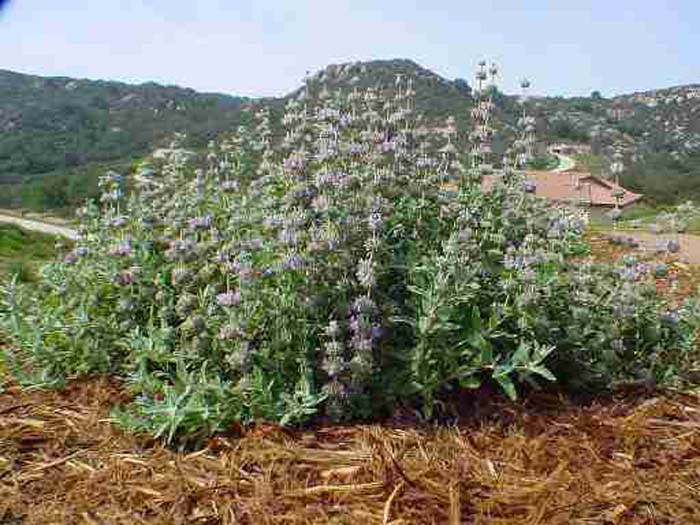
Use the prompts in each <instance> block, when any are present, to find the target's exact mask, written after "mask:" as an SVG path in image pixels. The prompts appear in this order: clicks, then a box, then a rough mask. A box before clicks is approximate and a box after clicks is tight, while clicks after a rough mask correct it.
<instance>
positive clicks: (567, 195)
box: [481, 171, 643, 217]
mask: <svg viewBox="0 0 700 525" xmlns="http://www.w3.org/2000/svg"><path fill="white" fill-rule="evenodd" d="M499 177H500V175H485V176H484V177H482V179H481V185H482V188H483V189H484V191H488V190H489V189H490V188H491V187H492V186H493V185H494V183H495V182H496V181H497V180H498V178H499ZM527 178H528V179H529V180H530V181H532V182H534V183H535V185H536V186H535V194H536V195H538V196H540V197H544V198H545V199H549V200H551V201H555V202H560V203H565V204H571V205H575V206H579V207H585V208H590V210H589V211H590V213H591V214H592V215H598V216H600V217H604V216H606V215H608V214H609V212H611V211H612V210H613V209H615V208H619V209H621V210H625V209H629V208H631V207H632V206H634V204H636V203H637V202H639V200H640V199H641V198H642V197H643V196H642V195H641V194H639V193H634V192H632V191H629V190H627V189H625V188H623V187H622V186H620V185H618V184H615V183H614V182H612V181H609V180H605V179H602V178H600V177H595V176H593V175H591V174H590V173H586V172H578V171H565V172H554V171H528V172H527Z"/></svg>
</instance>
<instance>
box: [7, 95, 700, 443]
mask: <svg viewBox="0 0 700 525" xmlns="http://www.w3.org/2000/svg"><path fill="white" fill-rule="evenodd" d="M413 95H414V94H413V91H412V89H411V87H410V85H406V84H405V83H399V85H398V87H397V89H396V90H395V91H393V92H392V93H390V94H386V93H380V92H379V91H378V90H375V89H369V90H366V91H362V92H360V91H358V90H353V91H351V92H349V93H343V92H337V93H330V92H328V91H327V90H325V89H323V88H319V86H316V85H314V84H311V83H309V84H308V85H307V87H306V88H305V89H304V90H302V91H301V95H300V96H299V98H297V99H293V100H291V101H290V102H289V104H288V105H287V108H286V112H285V115H284V117H283V123H284V125H285V128H286V134H285V135H284V136H277V134H274V133H273V131H272V129H273V127H272V125H271V123H270V115H268V113H267V112H266V111H265V110H264V109H261V110H260V111H259V115H258V117H259V118H258V120H257V122H258V124H257V127H256V128H255V129H253V130H251V131H250V132H248V131H246V130H241V131H240V133H238V134H237V135H236V136H235V137H233V138H231V139H229V140H226V141H224V142H222V143H221V144H219V145H217V144H212V145H211V146H210V148H209V153H208V156H207V158H206V161H205V162H204V164H203V165H202V166H201V167H199V168H196V169H195V167H192V166H190V165H189V164H188V161H187V159H185V158H181V157H180V156H178V154H177V151H176V150H174V153H173V154H172V155H171V158H170V159H169V161H168V162H167V163H166V164H165V165H163V166H161V167H158V168H157V169H156V168H154V167H152V166H146V165H144V166H142V167H141V168H140V169H139V170H138V172H137V173H136V174H135V175H134V176H133V177H132V178H131V179H130V180H127V178H125V177H123V176H121V175H118V174H116V173H108V174H107V176H105V177H104V178H103V180H101V187H102V190H103V195H102V202H101V205H99V206H98V205H97V204H95V203H91V204H89V205H87V206H86V207H84V208H83V209H81V210H80V219H81V226H80V239H79V241H77V243H76V245H75V247H74V248H73V249H72V250H71V251H69V252H67V253H64V254H62V258H61V260H59V261H58V262H54V263H51V264H49V265H47V266H46V267H45V268H44V270H43V273H42V277H41V282H40V283H39V284H38V285H34V286H32V287H26V286H25V285H21V284H19V283H16V282H9V283H6V285H5V286H4V293H3V303H2V323H3V328H4V330H5V332H6V333H7V334H8V335H9V337H10V338H11V342H12V344H11V345H8V346H7V347H6V348H5V349H4V356H3V360H4V366H5V368H6V369H8V370H10V371H11V372H12V373H13V375H14V377H15V378H16V379H17V380H18V381H20V382H22V383H26V384H35V385H36V384H41V385H54V384H60V382H62V381H64V380H65V379H66V378H68V377H73V376H76V375H81V374H92V373H102V374H112V375H117V376H120V377H123V378H126V380H127V381H128V383H129V385H130V387H131V388H132V389H133V391H134V392H135V394H136V398H135V402H134V403H133V404H132V405H131V406H129V407H127V408H125V409H122V410H121V411H119V412H117V413H115V418H116V420H117V421H119V422H120V423H122V424H124V425H127V426H128V427H129V428H131V429H134V430H139V431H147V432H152V433H153V434H155V435H156V436H159V437H163V438H165V439H167V440H172V439H174V438H176V437H188V438H191V437H196V436H203V435H207V434H209V433H211V432H214V431H216V430H220V429H223V428H226V427H227V426H229V425H230V424H232V423H233V422H237V421H240V422H244V423H245V422H248V421H251V420H255V419H260V418H262V419H267V420H275V421H280V422H281V423H283V424H298V423H303V422H305V421H308V420H310V419H311V418H314V417H318V416H320V415H325V416H327V417H329V418H332V419H334V420H348V419H357V418H371V417H379V416H382V415H385V414H388V413H390V412H391V411H392V410H393V409H394V408H395V407H396V406H398V405H405V406H409V407H413V408H416V409H418V410H420V411H421V412H422V413H423V414H424V415H425V416H427V417H430V416H431V415H432V414H434V411H435V408H436V407H437V406H443V405H444V404H445V403H444V402H445V401H449V400H450V399H455V397H454V396H450V392H455V391H458V390H459V389H462V388H475V387H478V386H479V385H480V384H482V382H484V381H493V382H495V383H497V384H499V385H500V386H501V387H502V388H503V390H504V391H505V392H506V393H507V394H508V395H510V396H512V397H515V396H516V394H517V390H518V389H519V388H520V385H522V384H523V383H524V382H527V383H531V384H534V385H537V384H542V383H543V382H550V381H555V380H558V381H560V382H561V383H562V384H563V385H564V386H567V387H570V388H575V389H594V388H604V387H607V386H610V385H611V384H613V383H615V382H616V381H624V380H627V379H629V378H636V377H638V376H639V375H640V374H651V375H653V376H654V377H655V378H656V380H658V381H659V382H664V381H666V382H678V381H681V380H682V375H681V374H682V372H683V370H686V369H692V368H693V367H695V366H696V362H697V354H696V353H695V352H696V342H697V341H696V329H697V326H698V317H697V312H696V308H695V307H694V306H693V305H691V304H688V305H687V306H686V307H684V308H681V309H679V310H678V311H668V309H667V307H666V305H664V303H663V301H662V300H661V299H660V298H659V297H657V296H656V295H655V294H654V291H653V289H651V288H649V287H648V286H647V285H645V284H644V283H643V282H642V280H641V275H642V274H643V273H644V269H641V268H638V267H637V266H635V265H634V264H631V265H630V264H625V265H623V266H621V267H615V266H604V265H603V266H601V265H594V264H591V263H581V262H576V261H580V258H579V259H576V258H574V257H575V256H579V255H581V254H582V253H584V252H585V249H586V247H585V244H584V243H583V242H582V239H581V234H582V229H583V226H584V223H583V221H582V220H581V217H580V216H579V215H578V214H577V213H575V212H574V211H571V210H568V209H566V208H564V207H556V206H552V205H549V204H547V203H545V202H544V201H543V200H541V199H540V198H538V197H536V196H535V195H534V194H533V193H532V192H531V191H529V189H528V181H526V180H525V179H524V175H523V174H522V173H519V172H517V171H516V172H511V173H508V171H506V173H505V175H504V176H503V177H502V180H501V181H500V182H498V183H497V184H495V186H494V187H493V188H492V189H491V190H489V191H487V192H485V191H484V190H482V187H481V184H480V181H479V175H478V174H476V173H475V171H474V170H472V169H467V168H465V166H464V165H463V164H462V162H461V160H462V159H461V157H460V155H458V152H457V151H456V148H455V147H454V146H453V137H452V136H451V132H450V131H449V130H448V132H447V135H446V136H444V135H439V134H432V133H430V132H425V129H426V126H421V127H417V125H416V118H415V116H414V115H413Z"/></svg>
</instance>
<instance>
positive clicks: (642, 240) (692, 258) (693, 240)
mask: <svg viewBox="0 0 700 525" xmlns="http://www.w3.org/2000/svg"><path fill="white" fill-rule="evenodd" d="M601 235H620V236H624V237H633V238H635V239H637V240H638V241H639V248H638V250H639V251H642V252H653V251H656V247H657V242H658V241H668V240H671V239H673V240H675V241H678V244H680V246H681V249H680V251H679V252H678V259H679V260H681V261H683V262H685V263H689V264H700V235H692V234H687V233H683V234H659V235H654V234H653V233H650V232H642V231H620V230H618V231H615V230H610V231H607V232H603V233H601Z"/></svg>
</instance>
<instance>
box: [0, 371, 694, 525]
mask: <svg viewBox="0 0 700 525" xmlns="http://www.w3.org/2000/svg"><path fill="white" fill-rule="evenodd" d="M127 399H128V396H127V395H126V394H125V393H124V392H123V391H122V390H121V389H120V388H119V386H118V385H116V384H112V383H109V382H106V381H103V380H92V381H84V382H74V383H71V384H69V386H68V388H67V389H66V390H64V391H27V390H21V389H19V388H16V387H12V388H9V389H8V390H6V391H5V393H3V394H0V524H4V525H9V524H22V525H29V524H42V525H47V524H54V523H55V524H140V523H144V524H145V523H148V524H219V523H221V524H234V523H242V524H268V523H269V524H282V523H284V524H287V523H289V524H308V523H334V524H335V523H337V524H345V523H348V524H353V525H359V524H390V523H391V524H393V525H398V524H431V523H440V524H450V525H456V524H460V523H484V524H486V523H488V524H518V525H521V524H528V523H557V524H593V523H595V524H598V523H619V524H623V523H624V524H629V523H650V524H651V523H673V524H692V523H700V397H696V396H690V395H681V394H664V395H661V394H659V395H657V396H656V397H649V396H646V397H643V398H640V397H632V396H630V395H629V394H627V395H626V396H624V397H621V398H617V399H608V400H606V401H598V402H596V403H593V404H590V405H588V406H580V405H576V404H574V403H572V402H570V401H567V400H566V399H564V398H561V397H558V396H553V395H540V396H531V397H529V398H528V400H527V401H524V402H521V403H518V404H513V403H508V402H505V401H503V402H500V401H499V402H496V403H495V404H494V405H493V406H491V407H490V410H489V414H488V415H486V416H483V417H480V418H479V419H477V420H475V421H474V422H471V423H469V424H466V425H463V426H454V427H432V428H421V427H418V426H415V425H413V426H410V425H398V424H396V425H388V424H387V425H381V426H380V425H366V426H352V427H321V428H316V429H314V430H313V431H309V430H307V431H289V430H285V429H281V428H279V427H276V426H273V425H266V424H260V425H258V426H256V427H254V428H252V429H250V430H248V431H246V432H244V433H243V434H242V436H240V437H233V436H229V437H227V436H219V437H216V438H213V439H211V440H210V441H209V442H208V445H207V446H206V447H205V448H203V449H202V450H198V451H194V452H190V451H187V452H176V451H173V450H170V449H167V448H165V447H163V446H161V445H159V444H156V443H153V442H149V440H148V439H146V438H143V437H138V436H133V435H130V434H127V433H125V432H122V431H120V430H119V429H117V428H115V427H114V426H112V425H110V423H109V421H108V420H107V418H108V416H109V410H110V407H112V406H113V405H114V404H117V403H120V402H123V401H126V400H127Z"/></svg>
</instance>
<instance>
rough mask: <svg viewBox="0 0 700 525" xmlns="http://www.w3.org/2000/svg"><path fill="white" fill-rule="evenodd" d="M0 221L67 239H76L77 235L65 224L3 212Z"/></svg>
mask: <svg viewBox="0 0 700 525" xmlns="http://www.w3.org/2000/svg"><path fill="white" fill-rule="evenodd" d="M0 223H5V224H14V225H15V226H19V227H20V228H22V229H24V230H29V231H34V232H39V233H45V234H47V235H56V236H58V237H67V238H69V239H76V238H77V237H78V232H77V231H75V230H74V229H72V228H68V227H66V226H60V225H58V224H51V223H48V222H43V221H38V220H35V219H25V218H23V217H15V216H14V215H7V214H4V213H0Z"/></svg>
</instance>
